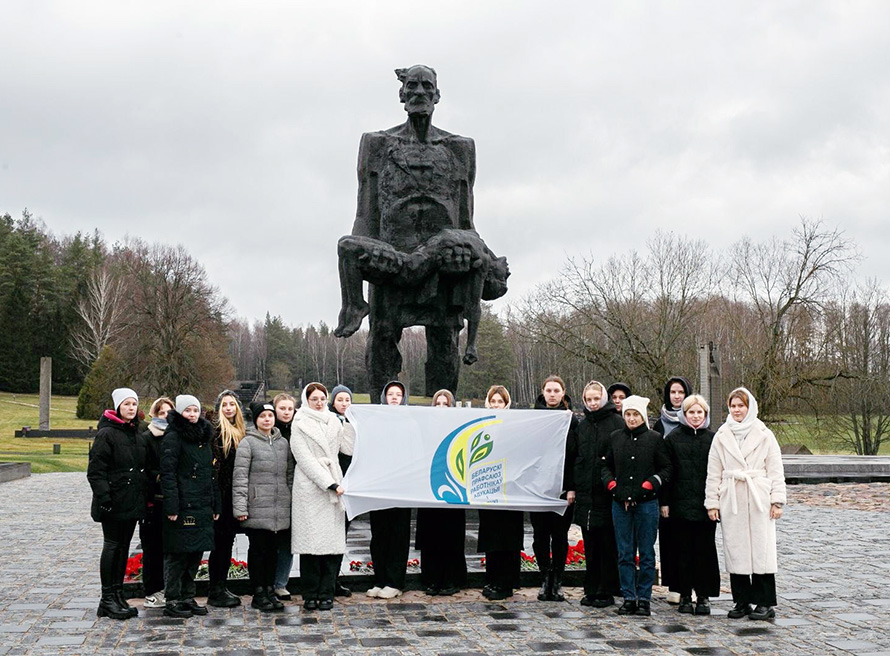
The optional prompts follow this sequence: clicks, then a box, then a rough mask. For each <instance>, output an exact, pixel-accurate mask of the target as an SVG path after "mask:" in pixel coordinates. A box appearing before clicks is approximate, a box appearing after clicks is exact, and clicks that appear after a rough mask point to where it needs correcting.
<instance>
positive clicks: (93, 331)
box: [71, 265, 124, 369]
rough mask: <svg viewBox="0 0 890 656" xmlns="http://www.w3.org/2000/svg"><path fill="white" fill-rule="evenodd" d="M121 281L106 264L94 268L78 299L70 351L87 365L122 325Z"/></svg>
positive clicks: (110, 341) (97, 357) (91, 362)
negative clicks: (76, 317) (80, 321)
mask: <svg viewBox="0 0 890 656" xmlns="http://www.w3.org/2000/svg"><path fill="white" fill-rule="evenodd" d="M123 289H124V287H123V282H122V280H121V279H120V278H119V277H118V276H115V275H114V274H112V272H111V271H110V269H109V267H108V266H107V265H106V266H103V267H101V268H97V269H95V270H94V271H93V272H92V274H91V275H90V277H89V279H88V280H87V285H86V290H85V291H84V294H83V295H82V296H81V297H80V298H79V299H78V300H77V305H76V311H77V315H78V316H79V317H80V319H81V320H82V323H81V324H80V325H79V326H78V327H77V329H76V330H75V331H74V332H73V333H72V335H71V340H72V343H71V349H72V351H71V352H72V355H73V356H74V357H75V359H76V360H77V361H78V362H80V363H81V364H82V365H84V367H86V368H87V369H89V368H90V367H92V366H93V363H94V362H95V361H96V360H98V359H99V354H101V353H102V349H103V348H105V346H106V345H108V344H111V343H112V342H113V341H114V338H115V337H117V336H118V335H119V334H120V332H121V330H122V329H123V321H122V317H123V313H124V303H123Z"/></svg>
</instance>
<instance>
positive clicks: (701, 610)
mask: <svg viewBox="0 0 890 656" xmlns="http://www.w3.org/2000/svg"><path fill="white" fill-rule="evenodd" d="M695 614H696V615H710V614H711V602H710V601H708V598H707V597H699V598H698V599H697V600H696V602H695Z"/></svg>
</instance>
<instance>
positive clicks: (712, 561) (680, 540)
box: [662, 518, 720, 599]
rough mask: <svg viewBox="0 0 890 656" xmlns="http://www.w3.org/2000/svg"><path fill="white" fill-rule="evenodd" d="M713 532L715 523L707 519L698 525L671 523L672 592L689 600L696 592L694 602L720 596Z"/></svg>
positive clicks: (679, 520) (687, 522)
mask: <svg viewBox="0 0 890 656" xmlns="http://www.w3.org/2000/svg"><path fill="white" fill-rule="evenodd" d="M716 530H717V522H712V521H710V520H708V519H706V520H703V521H700V522H690V521H687V520H685V519H676V518H672V519H671V532H672V534H673V540H674V545H675V547H676V549H675V550H674V554H673V557H674V558H675V559H676V561H677V568H676V570H675V572H674V574H675V578H674V582H673V584H672V586H671V589H672V590H674V591H675V592H679V593H680V594H681V595H682V596H684V597H689V596H691V595H692V591H693V590H695V596H696V598H697V599H702V598H703V597H719V596H720V565H719V563H718V562H717V544H716V542H714V534H715V532H716ZM681 547H682V548H681ZM662 562H663V561H662Z"/></svg>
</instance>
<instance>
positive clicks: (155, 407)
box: [139, 396, 173, 608]
mask: <svg viewBox="0 0 890 656" xmlns="http://www.w3.org/2000/svg"><path fill="white" fill-rule="evenodd" d="M172 409H173V401H172V400H171V399H169V398H167V397H166V396H162V397H161V398H159V399H156V400H155V402H154V403H152V404H151V408H149V410H148V416H149V417H150V418H151V421H150V422H149V424H148V426H147V427H146V428H145V430H144V431H142V439H143V441H144V442H145V449H146V450H145V458H146V459H145V471H146V478H147V480H148V496H147V499H146V501H147V503H146V508H145V518H144V519H143V520H142V521H140V522H139V542H141V543H142V589H143V590H144V591H145V604H144V605H145V607H146V608H163V607H164V606H165V604H166V603H167V602H166V599H165V598H164V521H165V520H164V495H163V493H162V492H161V440H163V438H164V433H165V432H166V431H167V413H168V412H170V411H171V410H172Z"/></svg>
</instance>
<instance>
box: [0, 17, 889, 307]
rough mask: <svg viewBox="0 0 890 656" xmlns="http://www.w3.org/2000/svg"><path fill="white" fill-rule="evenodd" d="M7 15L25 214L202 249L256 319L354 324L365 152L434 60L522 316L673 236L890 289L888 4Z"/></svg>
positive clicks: (14, 141)
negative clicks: (769, 249)
mask: <svg viewBox="0 0 890 656" xmlns="http://www.w3.org/2000/svg"><path fill="white" fill-rule="evenodd" d="M0 4H2V11H0V15H2V22H3V27H2V56H0V89H2V99H0V212H7V211H8V212H10V213H12V214H13V215H18V214H20V212H21V210H22V208H24V207H28V208H29V209H30V210H31V211H32V212H33V213H34V214H35V215H37V216H39V217H41V218H42V219H43V220H44V221H45V222H46V224H47V225H48V227H49V228H50V229H51V230H52V231H54V232H55V233H57V234H67V233H73V232H75V231H77V230H82V231H91V230H92V229H93V228H98V229H99V230H100V231H101V232H102V233H103V234H104V235H105V237H106V238H107V239H108V240H109V241H116V240H121V239H123V238H124V237H125V236H126V235H132V236H138V237H142V238H145V239H147V240H164V241H167V242H170V243H183V244H185V245H186V246H187V247H188V248H189V250H190V251H191V252H192V253H193V254H194V255H195V256H196V257H197V258H198V259H199V260H200V261H201V262H202V263H203V264H204V265H205V266H206V268H207V270H208V272H209V274H210V277H211V278H212V280H213V281H214V283H215V284H217V285H218V286H219V288H220V289H221V291H222V292H223V293H224V294H225V295H226V296H227V297H228V298H229V300H230V301H231V304H232V306H233V309H234V311H235V313H236V314H237V315H239V316H243V317H247V318H249V319H255V318H261V317H262V316H264V315H265V313H266V311H267V310H268V311H270V312H272V313H273V314H279V315H281V316H282V317H283V318H284V319H285V321H287V322H289V323H294V324H296V323H302V324H305V323H309V322H312V323H317V322H318V321H319V320H324V321H326V322H327V323H328V324H336V319H337V312H338V309H339V287H338V283H337V268H336V241H337V238H338V237H340V235H343V234H346V233H348V232H349V231H350V229H351V227H352V220H353V217H354V215H355V195H356V176H355V164H356V156H357V152H358V143H359V138H360V135H361V133H362V132H366V131H371V130H378V129H384V128H388V127H392V126H394V125H397V124H398V123H401V122H402V121H404V118H405V114H404V111H403V110H402V107H401V105H400V104H399V102H398V82H397V80H396V78H395V75H394V73H393V69H394V68H397V67H402V66H408V65H411V64H415V63H425V64H428V65H431V66H433V67H434V68H436V70H437V72H438V74H439V87H440V89H441V92H442V100H441V102H440V103H439V105H438V107H437V110H436V114H435V117H434V122H435V123H436V124H437V125H439V126H440V127H442V128H443V129H446V130H448V131H451V132H455V133H459V134H463V135H466V136H470V137H473V138H474V139H475V141H476V150H477V158H478V171H477V178H476V190H475V191H476V217H475V218H476V226H477V228H478V230H479V231H480V233H481V234H482V236H483V237H484V238H485V239H486V241H487V242H488V243H489V245H490V246H491V247H492V249H493V250H495V251H496V252H497V253H498V254H503V255H506V256H507V257H508V258H509V260H510V265H511V270H512V272H513V275H512V277H511V278H510V283H511V291H510V292H509V293H508V296H507V297H506V299H505V301H506V302H510V301H511V300H512V301H518V300H519V298H520V297H521V296H522V295H524V294H525V293H527V292H528V291H529V290H530V289H531V288H533V287H534V285H535V284H536V283H538V282H541V281H543V280H546V279H548V278H550V277H552V276H553V275H555V274H556V273H557V272H558V270H559V268H560V267H561V265H562V263H563V262H564V260H565V258H566V256H569V255H581V254H587V253H592V254H593V255H594V256H595V257H596V258H598V259H605V258H607V257H608V256H609V255H610V254H612V253H617V252H623V251H626V250H627V249H628V248H630V247H632V246H634V245H641V244H642V242H643V241H645V239H646V238H647V236H648V235H650V234H651V233H652V232H653V231H654V230H656V229H658V228H662V229H666V230H674V231H676V232H679V233H683V234H690V235H695V236H704V237H705V238H706V239H707V240H708V241H709V243H711V244H712V245H713V246H714V247H715V248H722V247H725V246H726V245H728V244H730V243H732V242H733V241H735V240H736V239H737V238H738V237H740V236H742V235H744V234H750V235H752V236H753V237H755V238H759V237H762V236H768V235H772V234H777V235H779V236H787V235H789V234H790V231H791V229H792V228H793V227H794V226H795V225H796V224H797V222H798V216H799V215H801V214H803V215H807V216H812V217H822V218H823V219H824V220H825V221H826V223H828V224H829V225H832V226H839V227H841V228H842V229H844V230H845V231H846V232H847V234H848V235H849V236H851V237H853V238H854V239H855V240H856V241H857V242H858V244H859V246H860V249H861V251H862V253H863V254H864V256H865V260H864V262H863V263H862V265H861V266H860V268H859V271H860V273H861V274H862V275H872V276H878V277H881V278H882V279H884V280H887V279H888V278H890V258H888V257H887V255H886V254H887V251H888V247H890V222H888V220H887V210H888V207H890V118H888V117H890V67H888V65H887V62H890V39H888V37H887V35H888V34H890V7H888V5H887V3H886V2H884V1H883V0H875V1H874V2H867V1H858V0H857V1H856V2H817V1H814V0H806V1H800V2H768V3H751V2H696V3H692V2H690V3H681V2H663V3H656V2H638V3H632V2H620V3H619V2H614V3H600V2H590V1H584V2H574V1H566V2H547V3H544V2H536V3H531V2H516V1H509V2H492V1H485V2H479V1H478V0H474V1H470V2H460V1H450V2H447V3H445V2H425V3H420V2H416V1H414V2H404V3H403V2H390V3H383V2H381V3H378V2H367V1H365V2H349V3H346V2H343V3H336V4H335V3H320V2H312V3H296V2H277V3H272V2H263V3H257V2H220V1H216V0H215V1H213V2H158V1H153V2H121V1H119V0H116V1H114V2H92V1H90V0H82V1H80V2H40V1H34V2H14V1H12V0H0ZM328 5H331V6H328Z"/></svg>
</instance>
